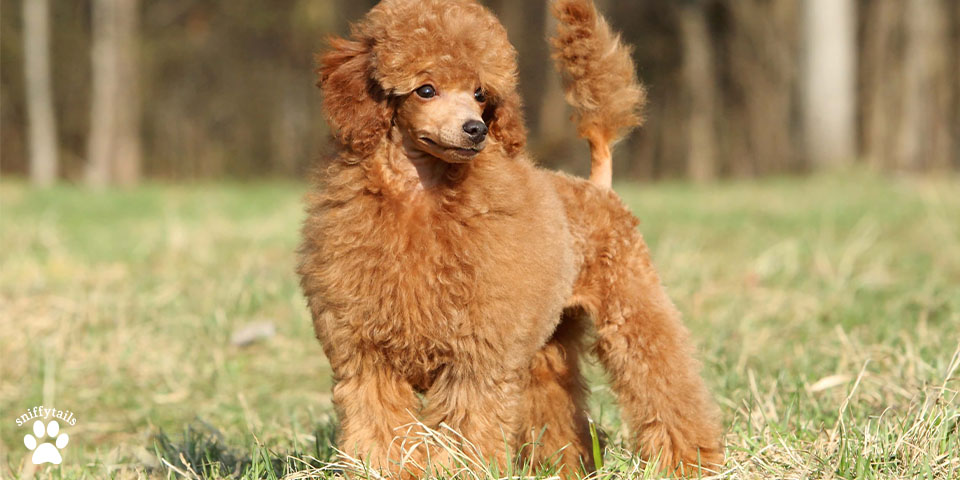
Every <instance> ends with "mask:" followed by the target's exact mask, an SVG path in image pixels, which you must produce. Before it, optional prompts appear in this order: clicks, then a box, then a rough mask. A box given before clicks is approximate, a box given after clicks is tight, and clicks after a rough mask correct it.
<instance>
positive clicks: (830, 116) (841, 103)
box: [803, 0, 857, 166]
mask: <svg viewBox="0 0 960 480" xmlns="http://www.w3.org/2000/svg"><path fill="white" fill-rule="evenodd" d="M803 8H804V18H803V28H804V37H803V41H804V60H805V61H804V133H805V136H806V152H807V154H808V155H809V157H810V159H811V160H812V161H813V162H814V164H815V165H820V166H824V165H839V164H844V163H849V162H850V161H852V160H853V159H854V154H855V150H854V145H855V139H856V136H855V135H856V134H855V127H856V123H855V122H856V118H855V115H854V111H855V107H856V69H855V65H856V25H857V23H856V21H855V19H856V11H855V9H854V5H853V1H852V0H806V1H805V2H804V4H803Z"/></svg>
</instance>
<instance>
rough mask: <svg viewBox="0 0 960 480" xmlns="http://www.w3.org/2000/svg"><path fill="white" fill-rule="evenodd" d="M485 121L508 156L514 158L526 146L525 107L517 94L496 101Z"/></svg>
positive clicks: (512, 92)
mask: <svg viewBox="0 0 960 480" xmlns="http://www.w3.org/2000/svg"><path fill="white" fill-rule="evenodd" d="M484 121H485V122H486V123H487V127H489V129H490V134H491V135H492V136H493V137H494V138H496V139H497V141H498V142H500V144H501V145H503V149H504V150H505V151H506V153H507V155H509V156H511V157H513V156H514V155H516V154H518V153H520V151H522V150H523V147H524V146H526V144H527V127H526V125H524V122H523V106H522V105H521V103H520V95H519V94H517V92H515V91H511V92H510V93H508V94H505V95H504V96H502V97H500V98H497V99H495V100H494V102H492V104H491V106H490V108H488V109H487V111H486V112H484Z"/></svg>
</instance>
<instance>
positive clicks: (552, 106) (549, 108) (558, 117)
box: [537, 12, 572, 145]
mask: <svg viewBox="0 0 960 480" xmlns="http://www.w3.org/2000/svg"><path fill="white" fill-rule="evenodd" d="M543 24H544V31H545V32H546V34H547V36H548V37H552V36H554V35H555V34H556V32H557V19H556V17H554V16H553V14H551V13H549V12H547V14H546V15H544V16H543ZM547 61H548V62H549V63H550V66H551V68H550V71H551V72H552V74H551V75H546V76H545V78H544V82H545V83H546V85H544V86H543V96H542V98H541V99H540V105H539V109H538V111H537V116H538V117H539V118H538V121H537V124H538V126H539V128H538V129H537V137H538V142H539V143H540V144H542V145H552V144H554V143H556V142H560V141H562V140H563V139H565V138H568V137H569V136H570V132H571V131H572V129H570V128H569V125H571V122H570V118H569V117H570V115H568V114H567V102H566V100H565V99H564V94H563V85H562V84H561V82H560V72H557V71H556V68H554V67H553V59H550V58H548V59H547Z"/></svg>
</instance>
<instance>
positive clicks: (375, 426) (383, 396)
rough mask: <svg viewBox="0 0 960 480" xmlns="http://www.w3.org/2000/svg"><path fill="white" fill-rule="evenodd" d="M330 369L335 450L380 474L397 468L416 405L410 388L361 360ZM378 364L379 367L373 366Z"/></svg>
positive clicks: (382, 367)
mask: <svg viewBox="0 0 960 480" xmlns="http://www.w3.org/2000/svg"><path fill="white" fill-rule="evenodd" d="M349 363H351V365H349V366H347V365H343V366H340V368H335V370H336V373H337V378H338V381H337V383H336V385H335V386H334V387H333V403H334V406H335V407H336V409H337V414H338V415H339V417H340V434H339V440H338V442H337V445H338V448H339V449H340V451H342V452H343V454H344V455H346V456H349V457H351V458H353V459H359V460H362V461H363V462H364V463H365V464H366V465H367V466H369V467H370V468H372V469H374V470H377V471H380V472H382V473H384V474H386V475H391V474H397V473H400V472H401V471H402V470H403V465H402V463H403V458H404V456H403V447H404V438H403V437H404V435H405V431H404V428H403V427H404V426H405V425H408V424H410V423H412V422H413V421H414V420H415V419H416V415H417V411H418V410H419V407H420V402H419V399H418V398H417V396H416V395H415V394H414V391H413V388H412V387H411V386H410V384H409V383H408V382H407V381H406V380H404V379H403V378H401V377H400V376H399V375H397V374H396V372H394V371H393V370H392V369H391V368H390V367H387V366H385V365H383V364H382V363H380V362H374V361H372V360H370V359H366V358H362V359H360V358H356V359H352V361H351V362H349ZM377 363H379V364H377Z"/></svg>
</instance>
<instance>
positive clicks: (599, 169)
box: [550, 0, 646, 187]
mask: <svg viewBox="0 0 960 480" xmlns="http://www.w3.org/2000/svg"><path fill="white" fill-rule="evenodd" d="M553 14H554V16H556V17H557V19H558V20H559V23H558V27H557V34H556V36H554V38H552V39H551V42H550V43H551V44H552V45H553V58H554V61H555V62H556V64H557V68H558V69H559V70H560V72H561V73H562V74H563V80H564V87H565V90H566V92H567V101H568V102H569V103H570V104H571V105H573V107H574V109H575V110H576V113H577V117H578V118H577V130H578V132H579V134H580V136H581V137H582V138H585V139H587V140H588V141H589V142H590V149H591V156H592V158H591V170H590V180H591V181H593V182H594V183H596V184H598V185H601V186H605V187H610V184H611V180H612V177H613V170H612V153H611V149H612V146H613V144H614V143H616V142H617V141H618V140H620V139H621V138H623V137H624V136H626V135H627V134H628V133H629V132H630V130H632V129H633V128H635V127H637V126H639V125H640V124H641V123H642V118H641V116H640V109H641V108H642V107H643V104H644V103H645V102H646V91H645V90H644V88H643V86H642V85H640V82H639V81H638V80H637V75H636V71H635V69H634V66H633V60H632V59H631V58H630V48H628V47H627V46H625V45H624V44H623V43H622V42H621V41H620V37H619V35H616V34H614V33H613V32H612V31H611V30H610V26H609V25H608V24H607V22H606V20H604V18H603V17H602V16H600V15H599V14H598V13H597V9H596V7H595V6H594V5H593V2H592V1H591V0H558V1H556V2H554V4H553Z"/></svg>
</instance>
